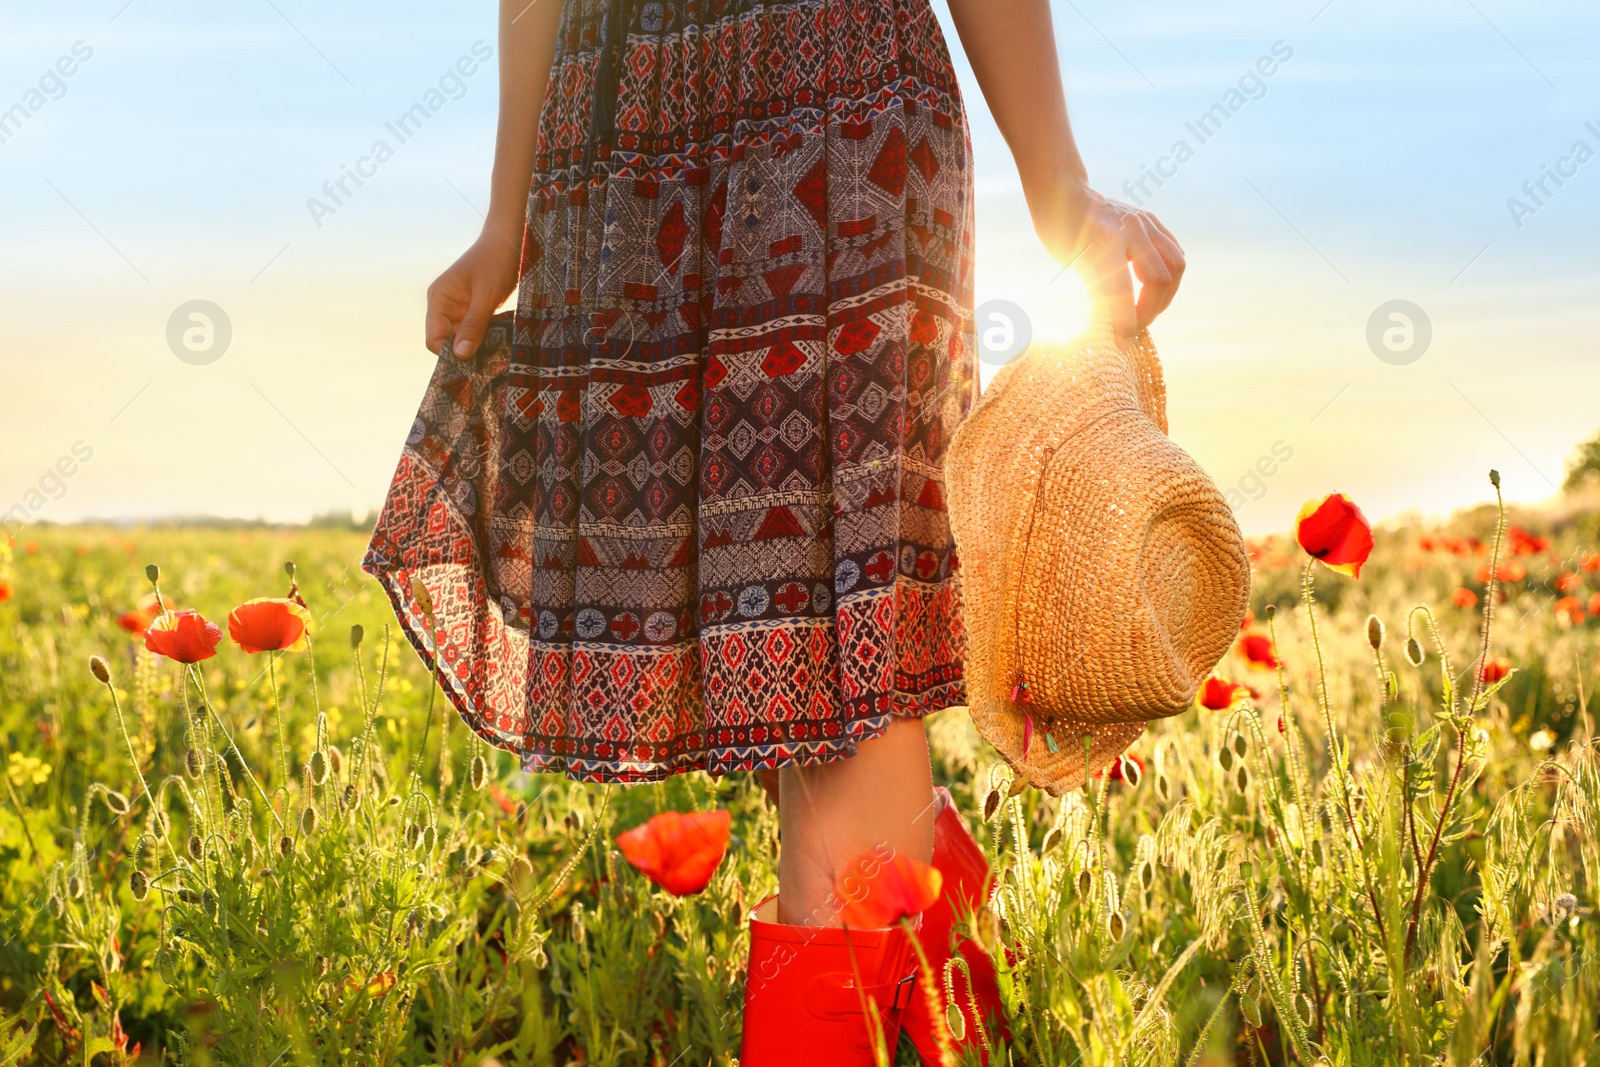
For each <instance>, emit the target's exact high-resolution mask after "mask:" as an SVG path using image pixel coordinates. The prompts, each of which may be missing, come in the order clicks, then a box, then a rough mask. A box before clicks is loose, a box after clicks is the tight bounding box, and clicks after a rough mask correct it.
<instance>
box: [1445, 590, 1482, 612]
mask: <svg viewBox="0 0 1600 1067" xmlns="http://www.w3.org/2000/svg"><path fill="white" fill-rule="evenodd" d="M1450 603H1452V604H1454V605H1455V606H1456V607H1458V608H1475V607H1477V606H1478V594H1477V593H1474V592H1473V591H1472V590H1470V589H1468V588H1467V587H1466V586H1464V585H1463V586H1461V587H1460V588H1459V589H1457V590H1456V591H1455V592H1454V593H1451V594H1450Z"/></svg>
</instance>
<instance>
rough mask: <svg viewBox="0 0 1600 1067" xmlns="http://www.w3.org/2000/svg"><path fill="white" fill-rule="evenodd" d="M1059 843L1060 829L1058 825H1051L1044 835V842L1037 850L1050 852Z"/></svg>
mask: <svg viewBox="0 0 1600 1067" xmlns="http://www.w3.org/2000/svg"><path fill="white" fill-rule="evenodd" d="M1059 844H1061V829H1060V827H1056V826H1052V827H1051V828H1050V832H1049V833H1047V834H1045V835H1044V844H1043V845H1041V846H1040V848H1039V851H1040V852H1051V851H1053V850H1054V849H1055V847H1056V846H1057V845H1059Z"/></svg>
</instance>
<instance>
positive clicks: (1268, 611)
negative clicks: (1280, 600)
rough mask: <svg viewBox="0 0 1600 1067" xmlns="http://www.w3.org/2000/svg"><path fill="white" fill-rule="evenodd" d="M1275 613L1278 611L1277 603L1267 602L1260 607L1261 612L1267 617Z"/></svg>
mask: <svg viewBox="0 0 1600 1067" xmlns="http://www.w3.org/2000/svg"><path fill="white" fill-rule="evenodd" d="M1277 613H1278V605H1276V604H1268V605H1267V606H1266V607H1264V608H1262V609H1261V614H1263V615H1265V616H1266V617H1267V618H1269V619H1270V618H1272V617H1273V616H1274V615H1276V614H1277Z"/></svg>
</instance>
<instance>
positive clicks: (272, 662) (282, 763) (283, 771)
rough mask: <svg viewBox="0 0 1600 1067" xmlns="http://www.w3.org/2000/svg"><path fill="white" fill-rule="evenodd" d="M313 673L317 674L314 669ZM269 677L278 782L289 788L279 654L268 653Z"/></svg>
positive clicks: (287, 753) (287, 745)
mask: <svg viewBox="0 0 1600 1067" xmlns="http://www.w3.org/2000/svg"><path fill="white" fill-rule="evenodd" d="M312 673H315V668H313V671H312ZM267 677H268V678H270V679H271V680H272V732H273V735H274V736H275V737H276V739H277V742H278V781H279V782H280V783H281V784H282V786H283V787H284V788H285V789H287V788H288V787H289V744H288V741H287V740H286V739H285V738H284V736H283V701H282V700H281V699H280V698H279V696H278V653H276V652H268V653H267Z"/></svg>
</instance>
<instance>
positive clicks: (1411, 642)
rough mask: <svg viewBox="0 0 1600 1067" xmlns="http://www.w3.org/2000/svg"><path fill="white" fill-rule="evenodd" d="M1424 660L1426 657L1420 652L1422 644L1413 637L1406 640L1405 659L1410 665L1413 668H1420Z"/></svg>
mask: <svg viewBox="0 0 1600 1067" xmlns="http://www.w3.org/2000/svg"><path fill="white" fill-rule="evenodd" d="M1425 658H1427V657H1426V654H1425V653H1424V652H1423V651H1422V642H1421V641H1418V640H1417V639H1416V638H1415V637H1408V638H1406V659H1407V660H1409V661H1410V662H1411V665H1412V666H1413V667H1420V666H1422V661H1423V660H1424V659H1425Z"/></svg>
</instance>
